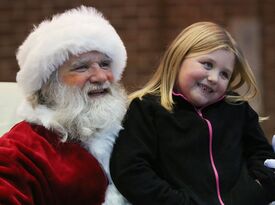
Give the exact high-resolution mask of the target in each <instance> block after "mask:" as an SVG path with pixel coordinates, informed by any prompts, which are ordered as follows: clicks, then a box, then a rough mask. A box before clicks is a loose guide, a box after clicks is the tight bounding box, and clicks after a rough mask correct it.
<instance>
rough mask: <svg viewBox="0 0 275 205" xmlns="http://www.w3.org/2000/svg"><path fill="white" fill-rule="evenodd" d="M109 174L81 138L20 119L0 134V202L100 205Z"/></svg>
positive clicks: (42, 204) (13, 203) (46, 204)
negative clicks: (64, 138)
mask: <svg viewBox="0 0 275 205" xmlns="http://www.w3.org/2000/svg"><path fill="white" fill-rule="evenodd" d="M107 183H108V182H107V178H106V176H105V174H104V172H103V170H102V168H101V167H100V164H99V163H98V161H97V160H96V159H95V158H94V157H93V156H92V155H91V154H90V153H89V152H88V151H86V150H85V149H84V148H82V147H81V146H80V144H79V143H72V142H71V143H62V142H60V140H59V138H58V136H57V135H56V134H54V133H53V132H50V131H49V130H47V129H45V128H44V127H42V126H39V125H31V124H29V123H27V122H21V123H18V124H17V125H15V126H14V127H13V128H12V129H11V131H10V132H8V133H7V134H5V135H4V136H3V137H1V138H0V204H12V205H15V204H16V205H17V204H18V205H19V204H24V205H30V204H36V205H38V204H39V205H44V204H45V205H55V204H56V205H57V204H62V205H76V204H77V205H85V204H87V205H88V204H89V205H98V204H102V202H103V201H104V196H105V191H106V188H107Z"/></svg>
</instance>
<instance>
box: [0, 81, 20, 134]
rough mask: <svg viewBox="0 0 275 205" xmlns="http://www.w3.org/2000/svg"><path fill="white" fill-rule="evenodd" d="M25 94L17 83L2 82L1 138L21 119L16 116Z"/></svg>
mask: <svg viewBox="0 0 275 205" xmlns="http://www.w3.org/2000/svg"><path fill="white" fill-rule="evenodd" d="M22 99H23V94H22V91H21V90H20V88H19V87H18V86H17V83H15V82H0V137H1V136H2V135H3V134H4V133H5V132H7V131H9V129H10V128H11V127H12V126H13V125H14V124H15V123H17V122H19V121H20V120H21V119H20V118H19V117H18V116H17V115H16V111H17V107H18V105H19V104H20V103H21V101H22Z"/></svg>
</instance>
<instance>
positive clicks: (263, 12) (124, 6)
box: [0, 0, 275, 137]
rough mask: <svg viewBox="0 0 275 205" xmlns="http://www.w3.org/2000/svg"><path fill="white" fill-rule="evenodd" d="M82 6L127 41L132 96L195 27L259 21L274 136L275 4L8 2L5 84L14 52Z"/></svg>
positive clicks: (3, 7)
mask: <svg viewBox="0 0 275 205" xmlns="http://www.w3.org/2000/svg"><path fill="white" fill-rule="evenodd" d="M81 4H84V5H87V6H95V7H96V8H98V9H99V10H101V11H102V12H103V13H104V14H105V16H106V17H107V18H108V19H109V20H110V22H111V23H112V24H113V25H114V27H115V28H116V29H117V31H118V33H119V34H120V36H121V38H122V39H123V41H124V43H125V46H126V48H127V51H128V66H127V69H126V71H125V73H124V77H123V83H124V84H125V86H126V88H127V89H128V90H129V91H132V90H135V89H136V88H138V87H140V86H142V85H143V84H144V83H145V82H146V81H147V80H148V78H149V77H150V76H151V74H152V72H153V71H154V69H155V68H156V66H157V65H158V62H159V59H160V57H161V55H162V53H163V52H164V50H165V48H166V47H167V46H168V44H169V43H170V42H171V41H172V39H173V38H174V37H175V36H176V35H177V34H178V33H179V32H180V31H181V30H182V29H183V28H184V27H186V26H188V25H190V24H191V23H194V22H197V21H215V22H218V23H220V24H222V25H224V26H226V27H228V29H230V27H229V26H230V23H231V22H232V19H238V18H239V19H250V18H253V19H257V20H258V22H259V23H260V36H261V41H260V42H262V46H261V47H260V48H261V49H260V52H258V53H260V56H258V57H259V58H260V60H261V62H262V65H261V68H260V69H261V78H262V79H261V82H262V88H263V114H265V115H269V116H270V120H268V121H265V122H264V123H263V128H264V130H265V132H266V134H267V136H268V137H271V136H272V135H273V134H275V91H274V88H275V81H274V77H275V41H274V36H275V2H274V0H241V1H240V0H230V1H229V0H127V1H125V0H112V1H111V0H109V1H108V0H86V1H85V0H55V1H49V0H40V1H36V0H24V1H22V0H12V1H7V0H3V1H0V48H1V49H0V81H15V75H16V72H17V70H18V66H17V63H16V60H15V52H16V49H17V47H18V46H19V45H20V44H21V43H22V41H23V40H24V39H25V38H26V36H27V34H28V33H29V31H30V30H31V29H32V27H33V24H38V23H39V22H40V21H41V20H42V19H44V18H47V17H50V16H51V15H52V14H54V13H56V12H61V11H63V10H64V9H68V8H72V7H76V6H79V5H81ZM229 31H230V30H229ZM251 52H253V51H251Z"/></svg>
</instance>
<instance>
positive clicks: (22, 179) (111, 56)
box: [0, 6, 127, 205]
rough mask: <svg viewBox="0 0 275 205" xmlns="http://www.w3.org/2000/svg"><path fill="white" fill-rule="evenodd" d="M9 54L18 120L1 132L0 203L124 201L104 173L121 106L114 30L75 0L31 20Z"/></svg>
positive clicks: (119, 49)
mask: <svg viewBox="0 0 275 205" xmlns="http://www.w3.org/2000/svg"><path fill="white" fill-rule="evenodd" d="M16 57H17V60H18V64H19V67H20V70H19V72H18V73H17V78H16V79H17V82H18V85H19V86H20V87H21V88H22V90H23V93H24V96H25V100H24V102H23V103H22V105H21V106H20V108H19V114H20V115H21V117H23V119H24V121H22V122H20V123H18V124H16V125H15V126H14V127H13V128H12V129H11V130H10V131H9V132H8V133H6V134H4V136H3V137H1V138H0V203H1V204H39V205H44V204H45V205H54V204H62V205H67V204H68V205H69V204H70V205H74V204H75V205H76V204H77V205H79V204H81V205H85V204H87V205H88V204H89V205H98V204H116V205H119V204H123V203H124V199H123V197H122V196H121V195H120V194H119V193H118V192H117V190H116V188H115V187H114V185H113V184H112V180H111V178H110V174H109V157H110V153H111V150H112V147H113V143H114V141H115V138H116V136H117V133H118V132H119V130H120V129H121V120H122V118H123V116H124V114H125V111H126V94H125V91H124V89H123V88H122V86H121V85H120V84H119V83H118V81H119V80H120V78H121V75H122V72H123V70H124V68H125V65H126V58H127V55H126V50H125V47H124V45H123V42H122V41H121V39H120V37H119V36H118V34H117V32H116V31H115V29H114V28H113V27H112V26H111V25H110V23H109V22H108V21H107V20H106V19H105V18H104V17H103V15H102V14H101V13H100V12H99V11H97V10H96V9H94V8H88V7H84V6H82V7H79V8H76V9H72V10H68V11H66V12H64V13H62V14H58V15H55V16H53V17H52V19H50V20H45V21H43V22H42V23H41V24H39V25H38V26H37V27H35V28H34V29H33V31H32V32H31V33H30V34H29V35H28V37H27V38H26V40H25V41H24V42H23V44H22V45H21V46H20V47H19V49H18V52H17V55H16ZM11 94H12V93H11Z"/></svg>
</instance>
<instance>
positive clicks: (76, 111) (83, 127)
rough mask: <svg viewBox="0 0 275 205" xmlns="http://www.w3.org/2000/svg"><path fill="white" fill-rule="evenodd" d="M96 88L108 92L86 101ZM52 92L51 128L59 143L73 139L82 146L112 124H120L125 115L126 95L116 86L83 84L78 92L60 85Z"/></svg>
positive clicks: (77, 89)
mask: <svg viewBox="0 0 275 205" xmlns="http://www.w3.org/2000/svg"><path fill="white" fill-rule="evenodd" d="M99 87H104V88H108V89H109V92H108V93H106V94H103V95H99V96H95V97H94V98H93V96H92V97H89V95H88V93H89V91H91V90H96V89H99ZM56 90H57V92H55V93H53V92H51V94H50V95H52V96H50V98H52V99H54V106H53V109H54V113H55V114H54V116H53V119H52V122H51V127H52V128H53V129H54V130H57V131H58V132H60V134H61V135H62V136H63V139H62V140H63V141H66V140H67V139H77V140H80V141H82V142H86V141H87V140H89V139H90V138H93V137H95V135H96V134H97V133H99V132H103V131H104V130H105V131H106V129H107V130H108V129H110V127H113V124H117V123H119V124H120V122H121V120H122V118H123V116H124V114H125V111H126V94H125V92H124V89H122V88H121V87H120V86H119V85H118V84H112V86H109V84H105V85H103V86H96V85H93V84H86V85H85V87H84V88H83V89H82V90H80V89H79V88H72V87H67V86H63V85H61V86H59V88H58V89H56Z"/></svg>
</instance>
